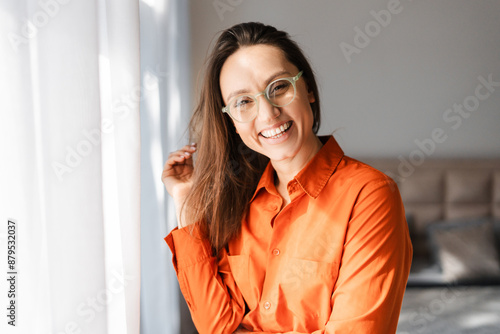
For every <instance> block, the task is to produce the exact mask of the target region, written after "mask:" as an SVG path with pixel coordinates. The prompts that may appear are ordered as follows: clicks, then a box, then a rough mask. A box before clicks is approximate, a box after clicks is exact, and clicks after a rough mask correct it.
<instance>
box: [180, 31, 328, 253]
mask: <svg viewBox="0 0 500 334" xmlns="http://www.w3.org/2000/svg"><path fill="white" fill-rule="evenodd" d="M257 44H265V45H270V46H274V47H277V48H279V49H280V50H282V52H283V54H284V56H285V58H286V59H287V60H288V61H289V62H290V63H292V64H293V65H295V67H297V68H298V69H299V70H302V71H303V78H304V79H305V82H306V83H307V87H308V89H309V91H312V92H313V93H314V97H315V100H316V101H315V102H314V103H312V104H311V108H312V112H313V117H314V122H313V132H314V133H317V131H318V128H319V125H320V108H319V94H318V88H317V85H316V81H315V79H314V74H313V71H312V69H311V66H310V65H309V63H308V61H307V59H306V57H305V56H304V54H303V53H302V51H301V49H300V48H299V46H298V45H297V44H296V43H295V42H294V41H292V40H291V39H290V36H289V35H288V34H287V33H286V32H283V31H279V30H277V29H276V28H274V27H272V26H268V25H264V24H262V23H256V22H249V23H242V24H238V25H235V26H233V27H231V28H229V29H227V30H225V31H223V32H222V34H221V35H220V36H219V38H218V39H217V42H216V43H215V46H214V48H213V50H212V53H211V54H210V56H209V57H208V61H207V68H206V73H205V77H204V81H203V85H202V88H201V96H200V99H199V102H198V105H197V107H196V109H195V111H194V114H193V117H192V119H191V123H190V130H191V136H192V138H193V140H194V141H196V142H197V143H198V150H197V156H196V161H195V164H196V167H195V169H194V175H193V186H192V189H191V192H190V194H189V195H188V197H187V199H186V202H185V203H184V205H183V208H182V209H183V210H186V209H187V208H189V209H187V211H186V213H185V217H186V219H187V220H188V221H194V222H197V224H199V227H200V230H201V232H202V235H203V236H204V237H206V238H207V239H208V240H209V241H210V244H211V246H212V253H213V254H214V255H217V254H218V253H219V251H220V250H221V249H222V248H223V247H225V246H226V245H227V244H228V242H229V241H230V240H231V239H232V238H233V237H235V236H236V235H237V234H238V232H239V231H240V228H241V222H242V218H243V217H244V214H245V213H246V210H247V209H248V204H249V201H250V199H251V197H252V195H253V192H254V191H255V188H256V186H257V183H258V181H259V178H260V176H261V175H262V172H263V171H264V169H265V166H266V165H267V162H268V161H269V159H268V158H267V157H265V156H263V155H261V154H259V153H257V152H255V151H253V150H251V149H250V148H248V147H247V146H246V145H245V144H244V143H243V141H242V140H241V138H240V136H239V135H238V134H237V133H236V129H235V128H234V125H233V123H232V120H231V119H230V117H229V116H228V115H227V114H226V113H222V111H221V109H222V108H223V107H224V102H223V99H222V94H221V91H220V86H219V76H220V72H221V69H222V65H223V64H224V62H225V61H226V59H227V58H228V57H229V56H231V55H232V54H233V53H235V52H236V51H237V50H238V49H239V48H240V47H244V46H251V45H257Z"/></svg>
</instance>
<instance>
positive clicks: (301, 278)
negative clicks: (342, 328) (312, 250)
mask: <svg viewBox="0 0 500 334" xmlns="http://www.w3.org/2000/svg"><path fill="white" fill-rule="evenodd" d="M337 275H338V263H336V262H333V263H329V262H321V261H311V260H303V259H298V258H290V259H288V262H287V265H286V267H285V268H284V270H283V273H282V275H281V280H280V290H281V293H280V303H285V305H288V307H289V308H290V309H291V310H292V311H293V312H294V313H295V314H296V315H301V316H305V317H311V318H315V319H316V318H324V317H326V319H328V317H329V316H330V313H331V306H330V299H331V296H332V294H333V286H334V284H335V281H336V280H337Z"/></svg>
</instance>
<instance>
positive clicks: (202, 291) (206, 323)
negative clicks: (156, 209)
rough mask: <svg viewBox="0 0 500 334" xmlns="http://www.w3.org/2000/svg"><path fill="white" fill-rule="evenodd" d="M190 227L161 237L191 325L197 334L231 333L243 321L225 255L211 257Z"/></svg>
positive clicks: (242, 306)
mask: <svg viewBox="0 0 500 334" xmlns="http://www.w3.org/2000/svg"><path fill="white" fill-rule="evenodd" d="M191 227H193V226H187V227H184V228H182V229H177V228H175V229H173V230H172V232H170V234H169V235H168V236H166V237H165V241H166V242H167V244H168V246H169V248H170V250H171V251H172V254H173V257H172V262H173V265H174V269H175V271H176V274H177V278H178V280H179V287H180V289H181V292H182V294H183V295H184V298H185V299H186V303H187V305H188V307H189V310H190V312H191V316H192V318H193V322H194V324H195V326H196V328H197V330H198V331H199V333H200V334H204V333H233V331H234V330H235V329H236V328H237V327H238V325H239V324H240V323H241V320H242V319H243V316H244V313H245V302H244V300H243V296H242V294H241V292H240V291H239V289H238V287H237V286H236V283H235V280H234V278H233V276H232V274H231V270H230V269H229V263H228V261H227V253H226V252H225V251H223V253H222V255H221V257H220V260H219V261H217V258H216V257H213V256H211V250H210V244H209V243H208V241H207V240H203V239H202V238H200V237H198V235H199V233H197V230H196V228H195V229H194V230H193V231H192V233H191V232H190V229H191Z"/></svg>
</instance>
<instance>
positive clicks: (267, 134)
mask: <svg viewBox="0 0 500 334" xmlns="http://www.w3.org/2000/svg"><path fill="white" fill-rule="evenodd" d="M292 123H293V122H292V121H289V122H286V123H284V124H282V125H281V126H278V127H276V128H274V129H271V130H264V131H262V132H261V133H260V134H261V135H262V136H263V137H264V138H272V139H276V138H279V137H281V136H282V135H283V133H285V132H286V131H287V130H288V129H289V128H290V126H291V125H292Z"/></svg>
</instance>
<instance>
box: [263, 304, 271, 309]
mask: <svg viewBox="0 0 500 334" xmlns="http://www.w3.org/2000/svg"><path fill="white" fill-rule="evenodd" d="M264 308H265V309H266V310H269V309H270V308H271V303H270V302H265V303H264Z"/></svg>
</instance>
